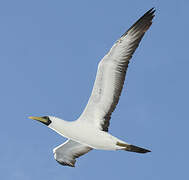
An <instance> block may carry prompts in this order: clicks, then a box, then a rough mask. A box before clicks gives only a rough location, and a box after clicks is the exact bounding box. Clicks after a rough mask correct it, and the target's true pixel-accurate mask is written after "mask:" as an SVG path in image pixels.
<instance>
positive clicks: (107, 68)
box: [79, 8, 155, 131]
mask: <svg viewBox="0 0 189 180" xmlns="http://www.w3.org/2000/svg"><path fill="white" fill-rule="evenodd" d="M154 12H155V10H154V8H152V9H150V10H149V11H148V12H146V13H145V14H144V15H143V16H142V17H141V18H140V19H139V20H138V21H137V22H136V23H135V24H133V25H132V26H131V27H130V28H129V29H128V30H127V31H126V32H125V33H124V34H123V35H122V36H121V38H120V39H119V40H118V41H117V42H116V43H115V44H114V45H113V47H112V48H111V49H110V51H109V52H108V54H107V55H105V57H104V58H103V59H102V60H101V61H100V62H99V64H98V71H97V75H96V80H95V83H94V87H93V90H92V94H91V96H90V98H89V101H88V104H87V106H86V108H85V110H84V111H83V113H82V114H81V116H80V118H79V119H80V120H82V121H83V120H86V121H93V122H92V123H93V125H95V126H97V127H98V128H100V129H101V130H103V131H108V126H109V120H110V118H111V114H112V112H113V111H114V109H115V107H116V105H117V103H118V101H119V97H120V94H121V91H122V88H123V84H124V80H125V74H126V70H127V67H128V64H129V60H130V59H131V57H132V55H133V53H134V52H135V50H136V48H137V47H138V45H139V43H140V41H141V39H142V37H143V36H144V34H145V32H146V31H147V30H148V28H149V27H150V26H151V24H152V19H153V17H154Z"/></svg>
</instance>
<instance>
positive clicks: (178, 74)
mask: <svg viewBox="0 0 189 180" xmlns="http://www.w3.org/2000/svg"><path fill="white" fill-rule="evenodd" d="M188 6H189V2H188V1H187V0H180V1H178V0H172V1H171V0H167V1H157V0H154V1H152V0H151V1H150V0H145V1H139V0H138V1H137V0H132V1H125V0H117V1H103V0H102V1H100V0H96V1H87V0H80V1H73V0H70V1H60V0H57V1H49V0H33V1H27V0H17V1H13V0H7V1H3V0H2V1H0V27H1V28H0V82H1V89H0V92H1V93H0V99H1V101H0V107H1V121H0V122H1V126H0V128H1V130H0V136H1V148H0V154H1V163H0V172H1V173H0V178H1V179H6V180H12V179H14V180H32V179H46V180H55V179H56V180H62V179H64V180H74V179H78V180H79V179H81V180H83V179H90V180H93V179H134V180H135V179H139V178H140V179H153V180H159V179H172V180H177V179H188V176H189V175H188V160H189V158H188V151H189V143H188V127H189V121H188V119H189V115H188V100H189V98H188V92H189V85H188V77H189V71H188V67H189V61H188V32H189V21H188ZM151 7H156V9H157V11H156V17H155V19H154V23H153V25H152V27H151V29H150V30H149V31H148V32H147V33H146V35H145V37H144V38H143V40H142V43H141V44H140V46H139V48H138V49H137V51H136V53H135V55H134V57H133V59H132V62H131V63H130V66H129V70H128V73H127V77H126V83H125V86H124V89H123V92H122V96H121V99H120V102H119V104H118V106H117V109H116V110H115V112H114V113H113V115H112V120H111V125H110V133H112V134H113V135H115V136H117V137H119V138H121V139H123V140H125V141H127V142H130V143H132V144H135V145H138V146H142V147H146V148H149V149H151V150H152V153H148V154H144V155H143V154H135V153H129V152H124V151H118V152H111V151H98V150H94V151H91V152H90V153H88V154H86V155H85V156H82V157H81V158H79V159H78V160H77V164H76V168H69V167H63V166H61V165H59V164H58V163H57V162H56V161H55V160H54V158H53V153H52V149H53V148H54V147H56V146H58V145H59V144H61V143H63V142H64V141H65V139H64V138H63V137H61V136H60V135H58V134H56V133H55V132H53V131H52V130H50V129H48V128H47V127H46V126H44V125H42V124H40V123H37V122H35V121H32V120H29V119H28V118H27V117H28V116H30V115H36V116H41V115H54V116H57V117H60V118H63V119H65V120H75V119H77V118H78V116H79V115H80V114H81V112H82V111H83V109H84V107H85V105H86V103H87V101H88V98H89V96H90V93H91V89H92V86H93V82H94V79H95V75H96V69H97V64H98V62H99V61H100V59H101V58H102V57H103V56H104V55H105V54H106V53H107V51H108V50H109V48H111V46H112V45H113V43H114V42H115V41H116V40H117V38H119V37H120V36H121V35H122V34H123V33H124V32H125V31H126V30H127V29H128V28H129V27H130V26H131V25H132V24H133V23H134V22H135V21H136V20H137V19H138V18H139V17H140V16H141V15H143V13H145V12H146V11H147V10H148V9H150V8H151Z"/></svg>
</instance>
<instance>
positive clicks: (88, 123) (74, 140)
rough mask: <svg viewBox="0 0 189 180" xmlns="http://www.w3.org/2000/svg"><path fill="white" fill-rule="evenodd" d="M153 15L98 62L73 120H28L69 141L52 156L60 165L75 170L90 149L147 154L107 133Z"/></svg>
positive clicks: (45, 118) (150, 11)
mask: <svg viewBox="0 0 189 180" xmlns="http://www.w3.org/2000/svg"><path fill="white" fill-rule="evenodd" d="M154 12H155V9H154V8H152V9H150V10H149V11H148V12H146V13H145V14H144V15H143V16H142V17H141V18H140V19H139V20H138V21H137V22H136V23H134V24H133V25H132V26H131V27H130V28H129V29H128V30H127V31H126V32H125V33H124V34H123V35H122V36H121V37H120V39H119V40H117V41H116V43H115V44H114V45H113V46H112V48H111V49H110V51H109V52H108V53H107V54H106V55H105V56H104V58H103V59H102V60H101V61H100V62H99V64H98V70H97V75H96V80H95V83H94V87H93V90H92V94H91V96H90V98H89V101H88V104H87V106H86V107H85V109H84V111H83V113H82V114H81V116H80V117H79V118H78V119H77V120H76V121H71V122H68V121H65V120H62V119H59V118H57V117H53V116H43V117H34V116H32V117H29V118H30V119H34V120H37V121H40V122H41V123H43V124H45V125H47V126H48V127H49V128H51V129H53V130H54V131H56V132H57V133H58V134H60V135H62V136H63V137H66V138H68V140H67V141H66V142H64V143H63V144H61V145H59V146H58V147H56V148H54V149H53V153H54V157H55V159H56V161H57V162H59V163H60V164H62V165H64V166H71V167H74V166H75V162H76V158H78V157H79V156H81V155H84V154H86V153H87V152H89V151H91V150H92V149H100V150H125V151H132V152H137V153H147V152H150V150H147V149H144V148H141V147H137V146H134V145H131V144H128V143H127V142H125V141H122V140H120V139H118V138H116V137H115V136H112V135H111V134H110V133H108V127H109V123H110V122H109V121H110V119H111V114H112V112H113V111H114V109H115V107H116V105H117V103H118V101H119V97H120V95H121V91H122V88H123V84H124V80H125V74H126V71H127V68H128V64H129V60H130V59H131V57H132V55H133V53H134V52H135V50H136V48H137V47H138V45H139V43H140V41H141V39H142V37H143V36H144V34H145V32H146V31H147V30H148V29H149V27H150V26H151V24H152V19H153V17H154Z"/></svg>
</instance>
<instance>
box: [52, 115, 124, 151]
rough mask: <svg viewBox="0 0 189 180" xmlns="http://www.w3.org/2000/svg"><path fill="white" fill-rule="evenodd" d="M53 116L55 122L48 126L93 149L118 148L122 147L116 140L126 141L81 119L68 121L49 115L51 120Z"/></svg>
mask: <svg viewBox="0 0 189 180" xmlns="http://www.w3.org/2000/svg"><path fill="white" fill-rule="evenodd" d="M54 118H55V119H56V121H54V122H55V123H51V124H50V125H49V128H51V129H53V130H55V131H56V132H57V133H59V134H60V135H62V136H64V137H66V138H69V139H72V140H74V141H76V142H79V143H82V144H84V145H86V146H89V147H91V148H93V149H101V150H118V149H123V147H120V146H118V145H116V143H117V142H121V143H126V142H124V141H121V140H119V139H118V138H116V137H114V136H112V135H111V134H109V133H108V132H105V131H101V130H100V129H98V128H94V125H93V124H92V123H88V122H86V121H82V120H81V119H78V120H76V121H70V122H68V121H64V120H62V119H58V118H56V117H51V119H52V120H53V119H54Z"/></svg>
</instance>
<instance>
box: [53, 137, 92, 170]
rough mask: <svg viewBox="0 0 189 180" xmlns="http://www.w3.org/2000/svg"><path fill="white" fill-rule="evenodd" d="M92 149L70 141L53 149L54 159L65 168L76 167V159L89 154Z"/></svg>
mask: <svg viewBox="0 0 189 180" xmlns="http://www.w3.org/2000/svg"><path fill="white" fill-rule="evenodd" d="M90 150H92V148H91V147H89V146H85V145H83V144H80V143H78V142H76V141H72V140H71V139H68V140H67V141H66V142H65V143H63V144H61V145H59V146H57V147H56V148H54V149H53V153H54V158H55V159H56V161H57V162H58V163H60V164H61V165H63V166H71V167H74V166H75V162H76V158H78V157H79V156H82V155H84V154H86V153H88V152H89V151H90Z"/></svg>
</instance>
